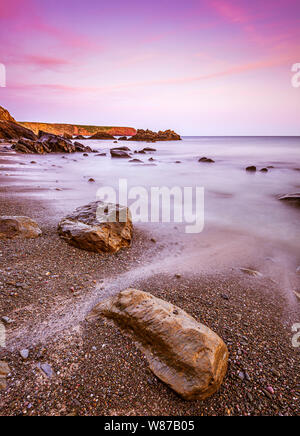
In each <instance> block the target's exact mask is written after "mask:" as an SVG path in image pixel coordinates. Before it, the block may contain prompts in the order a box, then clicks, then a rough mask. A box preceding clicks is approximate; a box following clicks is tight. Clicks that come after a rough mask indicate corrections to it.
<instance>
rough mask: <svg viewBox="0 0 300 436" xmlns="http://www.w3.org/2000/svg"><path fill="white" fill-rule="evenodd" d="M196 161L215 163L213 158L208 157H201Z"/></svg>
mask: <svg viewBox="0 0 300 436" xmlns="http://www.w3.org/2000/svg"><path fill="white" fill-rule="evenodd" d="M198 162H204V163H215V161H214V160H213V159H209V158H207V157H201V159H199V160H198Z"/></svg>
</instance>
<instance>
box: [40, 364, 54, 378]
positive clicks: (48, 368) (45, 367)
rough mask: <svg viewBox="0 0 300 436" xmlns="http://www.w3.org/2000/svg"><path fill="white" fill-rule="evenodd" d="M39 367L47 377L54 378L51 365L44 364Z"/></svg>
mask: <svg viewBox="0 0 300 436" xmlns="http://www.w3.org/2000/svg"><path fill="white" fill-rule="evenodd" d="M39 367H40V369H41V370H42V371H43V372H44V373H45V374H46V376H47V377H49V378H51V377H52V376H53V369H52V367H51V365H49V363H42V364H41V365H39Z"/></svg>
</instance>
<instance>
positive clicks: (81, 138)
mask: <svg viewBox="0 0 300 436" xmlns="http://www.w3.org/2000/svg"><path fill="white" fill-rule="evenodd" d="M75 139H79V140H80V141H82V140H83V139H86V138H85V137H84V136H83V135H77V136H76V137H75Z"/></svg>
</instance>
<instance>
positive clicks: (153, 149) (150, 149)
mask: <svg viewBox="0 0 300 436" xmlns="http://www.w3.org/2000/svg"><path fill="white" fill-rule="evenodd" d="M144 151H151V152H152V151H157V150H156V148H151V147H145V148H144Z"/></svg>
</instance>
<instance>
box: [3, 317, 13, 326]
mask: <svg viewBox="0 0 300 436" xmlns="http://www.w3.org/2000/svg"><path fill="white" fill-rule="evenodd" d="M1 321H2V322H3V323H4V324H6V325H9V324H12V323H13V320H12V319H10V318H8V316H3V317H2V318H1Z"/></svg>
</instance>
